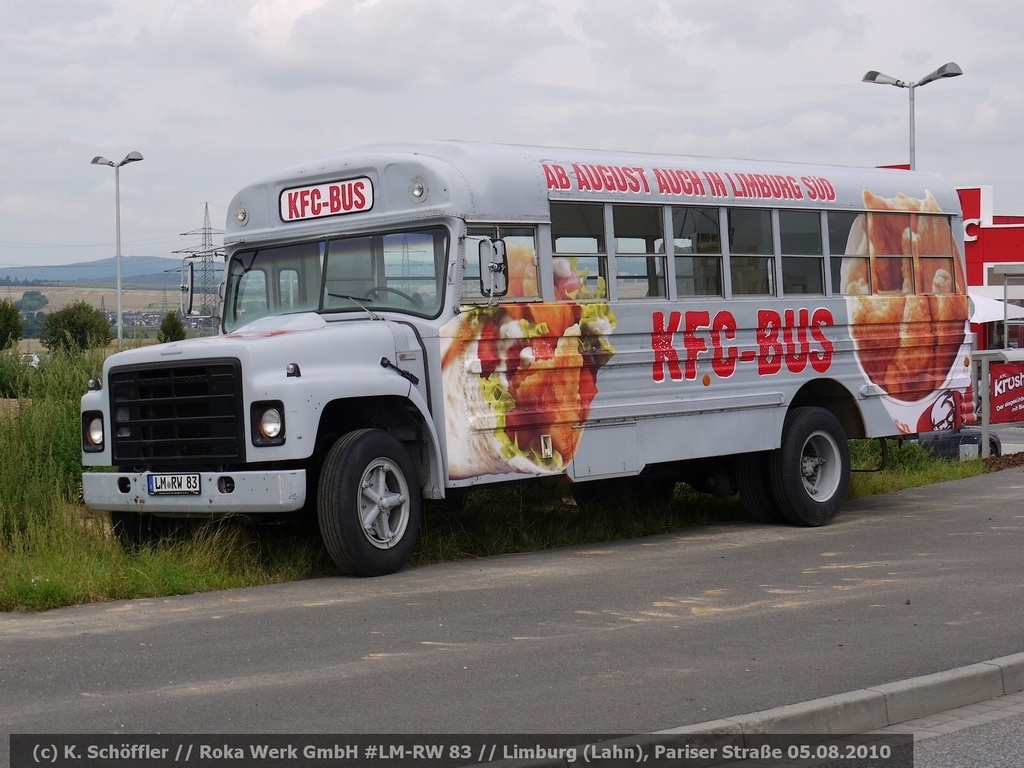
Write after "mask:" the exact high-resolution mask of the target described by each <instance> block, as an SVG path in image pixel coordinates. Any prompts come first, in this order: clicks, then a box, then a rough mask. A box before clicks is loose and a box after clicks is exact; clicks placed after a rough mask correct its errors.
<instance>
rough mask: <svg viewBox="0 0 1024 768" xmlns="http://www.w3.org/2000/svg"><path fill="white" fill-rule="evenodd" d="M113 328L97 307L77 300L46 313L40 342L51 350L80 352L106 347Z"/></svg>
mask: <svg viewBox="0 0 1024 768" xmlns="http://www.w3.org/2000/svg"><path fill="white" fill-rule="evenodd" d="M112 338H114V330H113V328H111V327H110V323H108V322H107V318H105V317H104V316H103V313H102V312H100V311H99V310H98V309H96V308H94V307H92V306H90V305H89V303H88V302H85V301H76V302H73V303H71V304H68V305H67V306H66V307H64V308H63V309H58V310H57V311H56V312H53V313H51V314H49V315H47V316H46V319H45V320H44V321H43V327H42V328H41V329H40V331H39V343H40V344H42V345H43V346H44V347H45V348H46V349H48V350H49V351H50V352H51V353H52V352H58V351H62V352H80V351H82V350H86V349H93V348H95V347H105V346H107V344H109V343H110V340H111V339H112Z"/></svg>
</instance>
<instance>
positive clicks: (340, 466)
mask: <svg viewBox="0 0 1024 768" xmlns="http://www.w3.org/2000/svg"><path fill="white" fill-rule="evenodd" d="M421 506H422V499H421V498H420V488H419V482H418V480H417V476H416V471H415V467H414V466H413V463H412V459H410V458H409V454H408V452H407V451H406V450H405V448H404V447H403V446H402V444H401V443H400V442H399V441H398V440H397V439H395V438H394V437H393V436H392V435H390V434H388V433H387V432H384V431H383V430H380V429H360V430H356V431H354V432H350V433H348V434H347V435H344V436H343V437H341V438H340V439H339V440H338V441H337V442H336V443H335V444H334V445H333V446H332V447H331V450H330V451H329V452H328V454H327V458H326V459H325V460H324V465H323V469H322V470H321V472H320V482H319V486H318V489H317V516H318V518H319V521H320V534H321V536H322V537H323V540H324V545H325V546H326V547H327V552H328V553H329V554H330V556H331V559H332V560H334V562H335V564H336V565H337V566H338V567H339V568H340V569H341V570H342V571H344V572H345V573H349V574H352V575H353V576H383V575H385V574H389V573H394V572H395V571H397V570H398V569H399V568H401V567H402V566H403V565H404V564H405V562H406V561H407V560H408V559H409V555H410V554H412V549H413V547H414V546H415V545H416V537H417V536H418V534H419V528H420V515H421Z"/></svg>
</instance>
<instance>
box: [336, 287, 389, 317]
mask: <svg viewBox="0 0 1024 768" xmlns="http://www.w3.org/2000/svg"><path fill="white" fill-rule="evenodd" d="M327 295H328V296H330V297H331V298H332V299H348V300H349V301H351V302H352V303H353V304H355V305H356V306H357V307H359V308H360V309H361V310H363V312H365V313H366V314H368V315H369V316H370V319H371V320H383V319H384V318H383V317H381V316H380V315H378V314H377V313H376V312H374V311H372V310H371V309H370V308H369V307H367V306H366V305H365V304H363V302H364V301H366V299H365V298H362V299H359V298H356V297H355V296H350V295H349V294H347V293H331V292H330V291H328V292H327Z"/></svg>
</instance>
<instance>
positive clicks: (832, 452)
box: [768, 407, 850, 526]
mask: <svg viewBox="0 0 1024 768" xmlns="http://www.w3.org/2000/svg"><path fill="white" fill-rule="evenodd" d="M768 475H769V477H770V478H771V484H772V495H773V496H774V497H775V503H776V504H777V505H778V507H779V509H780V510H781V512H782V515H783V516H784V517H785V518H786V519H787V520H789V522H791V523H793V524H794V525H808V526H819V525H827V524H828V523H830V522H831V521H832V520H833V519H834V518H835V516H836V515H837V514H838V513H839V508H840V507H841V506H842V504H843V501H845V499H846V493H847V491H848V490H849V488H850V446H849V443H848V442H847V440H846V433H845V432H844V431H843V427H842V425H841V424H840V423H839V420H838V419H836V417H835V416H833V415H832V413H831V412H829V411H826V410H825V409H824V408H818V407H804V408H794V409H793V410H792V411H790V412H789V414H788V415H787V416H786V422H785V424H784V425H783V428H782V446H781V447H780V448H779V450H777V451H773V452H772V453H771V454H770V460H769V472H768Z"/></svg>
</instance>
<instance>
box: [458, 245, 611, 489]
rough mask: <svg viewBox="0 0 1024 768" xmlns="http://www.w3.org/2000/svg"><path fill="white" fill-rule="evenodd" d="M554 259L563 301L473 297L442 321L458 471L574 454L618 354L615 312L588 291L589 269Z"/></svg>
mask: <svg viewBox="0 0 1024 768" xmlns="http://www.w3.org/2000/svg"><path fill="white" fill-rule="evenodd" d="M555 262H556V264H555V276H556V291H555V294H556V298H558V299H561V300H560V301H556V302H546V303H541V302H535V303H508V304H501V305H497V306H480V307H474V308H471V309H467V310H464V311H463V312H462V313H461V314H460V315H459V316H458V317H457V318H456V319H455V320H453V321H452V322H451V323H449V324H448V325H446V326H445V328H444V329H443V330H442V338H441V352H442V362H441V365H442V375H443V378H444V391H445V409H446V412H445V425H446V431H447V443H448V472H449V475H450V476H451V477H452V478H453V479H461V478H467V477H473V476H479V475H493V474H506V473H527V474H548V473H559V472H562V471H564V469H565V467H566V466H567V465H568V464H569V462H571V461H572V458H573V455H574V454H575V452H576V448H577V446H578V445H579V440H580V437H581V435H582V426H583V424H584V423H585V422H586V421H587V418H588V416H589V414H590V408H591V405H592V403H593V401H594V398H595V396H596V395H597V372H598V370H599V369H600V368H601V367H602V366H603V365H605V364H606V363H607V362H608V361H609V360H610V359H611V357H612V356H613V355H614V354H615V349H614V347H613V346H612V343H611V340H610V336H611V334H612V332H613V331H614V329H615V326H616V319H615V315H614V314H613V313H612V312H611V309H610V307H609V306H608V303H607V302H604V301H600V300H589V299H590V298H591V296H592V295H593V294H591V293H590V292H588V291H587V287H586V286H587V275H586V273H585V272H584V273H583V274H580V273H579V272H577V271H576V269H575V264H574V262H573V261H572V260H571V259H568V258H558V259H555ZM513 273H514V270H513ZM511 284H512V281H511V279H510V285H511ZM595 284H596V288H595V290H594V293H595V294H599V295H604V294H603V291H604V284H603V281H600V280H598V281H595ZM511 293H512V291H511V290H510V294H511Z"/></svg>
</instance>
